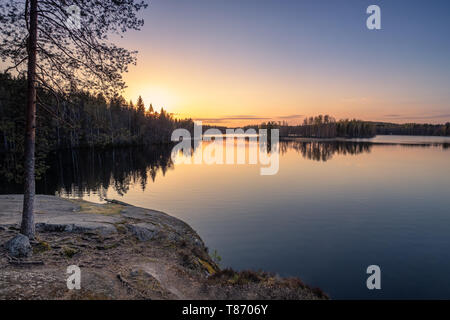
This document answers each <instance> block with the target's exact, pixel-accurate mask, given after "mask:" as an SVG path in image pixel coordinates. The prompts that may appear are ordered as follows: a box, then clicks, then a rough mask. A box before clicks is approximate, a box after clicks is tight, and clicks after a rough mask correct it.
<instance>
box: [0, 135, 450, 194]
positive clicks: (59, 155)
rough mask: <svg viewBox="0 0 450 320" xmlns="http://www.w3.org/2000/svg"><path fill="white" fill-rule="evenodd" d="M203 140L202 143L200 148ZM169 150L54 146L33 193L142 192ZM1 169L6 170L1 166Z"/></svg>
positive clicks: (350, 148) (338, 147) (333, 143)
mask: <svg viewBox="0 0 450 320" xmlns="http://www.w3.org/2000/svg"><path fill="white" fill-rule="evenodd" d="M207 144H208V143H206V142H203V148H204V147H205V146H206V145H207ZM393 144H394V145H395V143H387V142H377V143H373V142H368V141H348V140H305V139H297V140H289V141H280V143H279V150H280V154H281V156H283V155H285V154H287V153H289V152H295V153H298V154H299V155H301V157H302V158H304V159H307V160H312V161H320V162H326V161H329V160H332V159H333V157H334V156H335V155H344V156H345V155H358V154H362V153H370V152H371V151H372V149H373V148H377V147H381V146H383V145H393ZM401 145H402V146H403V147H411V148H413V147H433V146H434V147H436V146H439V147H441V148H443V149H448V148H449V145H450V144H449V143H440V144H435V143H432V144H430V143H428V144H424V143H420V144H408V143H407V144H403V143H402V144H401ZM198 146H199V144H198V143H196V142H195V141H193V143H192V154H195V152H199V151H200V150H199V148H198ZM234 147H235V148H239V147H243V148H245V149H246V153H247V155H248V154H249V153H250V149H252V148H253V147H256V148H259V149H261V150H264V151H265V152H268V153H270V152H271V143H270V141H268V143H267V145H265V146H264V148H262V146H261V145H253V144H251V143H249V140H248V139H246V141H245V143H244V144H243V145H242V144H241V145H239V144H238V140H237V139H236V140H235V145H234ZM171 151H172V146H167V145H166V146H164V145H158V146H147V147H139V148H136V147H133V148H132V147H130V148H116V149H107V150H97V149H79V150H64V151H59V152H56V153H53V154H51V155H50V156H49V158H48V159H47V165H48V167H49V168H48V170H47V171H46V173H45V174H44V175H43V177H42V179H40V180H39V181H37V184H36V188H37V192H38V193H43V194H58V195H61V196H72V197H83V196H86V195H90V194H91V193H95V194H98V196H99V198H100V200H103V199H104V198H105V197H106V192H107V190H108V189H110V188H112V189H113V190H114V191H116V192H117V194H119V195H124V194H126V193H127V192H128V191H129V189H130V185H139V186H140V188H141V189H142V190H143V191H144V190H145V189H146V188H149V187H150V184H149V179H151V180H152V182H154V181H155V179H156V178H157V176H158V175H160V176H165V174H166V172H167V171H168V170H173V169H174V168H175V165H174V163H173V161H172V158H171ZM183 156H187V155H183ZM3 162H4V161H3ZM3 165H4V164H3ZM4 169H5V170H6V168H4ZM6 171H7V170H6ZM2 180H3V182H2V183H0V193H21V192H22V187H21V186H20V184H14V183H7V182H6V181H5V179H2Z"/></svg>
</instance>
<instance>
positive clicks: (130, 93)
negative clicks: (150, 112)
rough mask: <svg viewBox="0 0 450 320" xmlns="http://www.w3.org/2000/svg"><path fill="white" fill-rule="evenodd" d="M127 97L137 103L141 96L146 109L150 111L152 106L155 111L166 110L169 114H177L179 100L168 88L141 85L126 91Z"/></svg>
mask: <svg viewBox="0 0 450 320" xmlns="http://www.w3.org/2000/svg"><path fill="white" fill-rule="evenodd" d="M126 96H127V97H128V98H129V99H131V100H132V101H133V103H136V101H137V98H138V97H139V96H141V97H142V99H143V100H144V104H145V108H146V109H148V108H149V107H150V104H151V105H152V106H153V109H154V110H155V111H159V110H161V108H164V109H165V110H167V111H169V112H175V110H176V107H177V103H178V99H177V97H176V96H175V95H174V94H173V92H171V91H170V90H169V89H168V88H165V87H160V86H153V85H141V86H137V87H133V88H128V89H127V90H126Z"/></svg>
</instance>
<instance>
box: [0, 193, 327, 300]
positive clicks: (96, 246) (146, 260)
mask: <svg viewBox="0 0 450 320" xmlns="http://www.w3.org/2000/svg"><path fill="white" fill-rule="evenodd" d="M22 202H23V197H22V196H20V195H0V243H2V244H5V243H6V245H5V246H4V247H2V249H1V250H0V299H233V298H239V299H246V298H251V299H255V298H256V299H265V298H275V299H276V298H290V299H291V298H292V299H317V298H323V297H325V296H324V295H321V294H317V292H314V291H313V290H312V289H310V288H309V287H307V286H304V285H303V284H301V282H298V281H286V280H282V279H281V278H279V277H276V276H275V275H269V274H260V273H254V274H250V275H251V276H249V273H245V274H239V273H236V274H234V273H233V272H234V271H230V270H227V271H225V273H223V272H224V271H220V268H219V267H218V265H217V264H216V263H215V261H214V260H213V259H212V258H211V257H210V255H209V254H208V249H207V248H206V246H205V245H204V243H203V241H202V239H201V238H200V237H199V235H198V234H197V233H196V232H195V231H194V230H193V229H192V228H191V227H190V226H189V225H187V224H186V223H184V222H183V221H181V220H179V219H176V218H174V217H171V216H169V215H167V214H165V213H163V212H159V211H154V210H149V209H144V208H138V207H134V206H131V205H127V204H124V203H122V202H116V201H115V202H112V203H107V204H95V203H90V202H86V201H81V200H69V199H62V198H59V197H54V196H43V195H42V196H41V195H39V196H36V205H35V221H36V230H37V237H36V239H35V240H33V241H31V243H30V241H28V238H26V237H25V236H23V235H20V234H19V223H20V219H21V209H22ZM31 253H32V257H31ZM31 259H32V260H31ZM70 265H76V266H78V267H79V268H80V270H81V272H82V279H83V280H82V284H81V290H69V289H68V288H67V286H66V277H67V267H68V266H70ZM213 275H215V276H213ZM43 279H46V280H45V281H44V280H43ZM236 279H238V281H236Z"/></svg>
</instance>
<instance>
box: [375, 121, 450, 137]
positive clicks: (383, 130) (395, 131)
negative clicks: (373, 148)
mask: <svg viewBox="0 0 450 320" xmlns="http://www.w3.org/2000/svg"><path fill="white" fill-rule="evenodd" d="M375 126H376V130H377V134H382V135H410V136H450V122H447V123H445V124H427V123H405V124H397V123H385V122H377V123H375Z"/></svg>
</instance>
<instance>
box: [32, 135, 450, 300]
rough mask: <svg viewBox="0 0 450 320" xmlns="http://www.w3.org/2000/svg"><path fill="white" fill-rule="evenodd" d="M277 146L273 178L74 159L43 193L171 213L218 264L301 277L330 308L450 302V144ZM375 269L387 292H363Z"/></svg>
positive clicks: (134, 159)
mask: <svg viewBox="0 0 450 320" xmlns="http://www.w3.org/2000/svg"><path fill="white" fill-rule="evenodd" d="M245 148H246V149H249V148H250V149H251V148H252V147H251V146H249V145H246V146H245ZM280 149H281V152H280V164H279V172H278V174H276V175H273V176H261V175H260V165H206V164H201V165H198V164H197V165H196V164H191V165H188V164H174V163H173V162H172V160H171V157H170V152H171V150H170V149H169V148H162V147H153V148H145V149H137V148H133V149H115V150H108V151H101V152H100V151H99V152H97V151H92V150H81V151H72V152H70V151H68V152H64V153H58V154H56V155H54V156H53V158H52V162H51V163H52V165H51V168H50V170H49V171H48V173H47V174H46V175H45V177H44V179H43V180H42V181H40V182H39V183H38V191H39V192H40V193H47V194H59V195H61V196H64V197H80V198H83V199H86V200H89V201H94V202H103V199H104V198H111V199H117V200H121V201H124V202H127V203H130V204H133V205H136V206H141V207H145V208H151V209H156V210H161V211H164V212H166V213H168V214H171V215H173V216H176V217H178V218H180V219H182V220H183V221H185V222H187V223H188V224H190V225H191V226H192V227H193V228H194V229H195V230H196V231H197V232H198V233H199V235H200V236H201V237H202V238H203V240H204V241H205V243H206V245H207V246H208V247H209V248H210V250H211V251H212V250H214V249H216V250H217V251H218V253H219V255H220V256H221V257H222V263H221V265H222V267H227V266H231V267H233V268H235V269H247V268H251V269H263V270H266V271H272V272H275V273H278V274H280V275H282V276H298V277H300V278H302V279H303V280H304V282H305V283H308V284H309V285H311V286H316V287H320V288H322V289H323V290H324V291H325V292H327V293H328V294H329V295H330V296H331V297H332V298H335V299H339V298H342V299H354V298H369V299H372V298H373V299H378V298H384V299H390V298H446V299H449V298H450V192H449V191H450V170H449V169H450V166H449V164H450V161H449V160H450V138H443V137H405V136H377V137H376V138H374V139H362V140H353V141H330V140H325V141H317V140H316V141H314V140H294V141H287V142H281V144H280ZM198 151H199V149H197V152H198ZM247 151H251V150H247ZM372 264H375V265H379V266H380V268H381V273H382V274H381V288H382V289H381V290H375V291H370V290H368V289H367V287H366V279H367V277H368V275H367V274H366V268H367V267H368V266H369V265H372Z"/></svg>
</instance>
